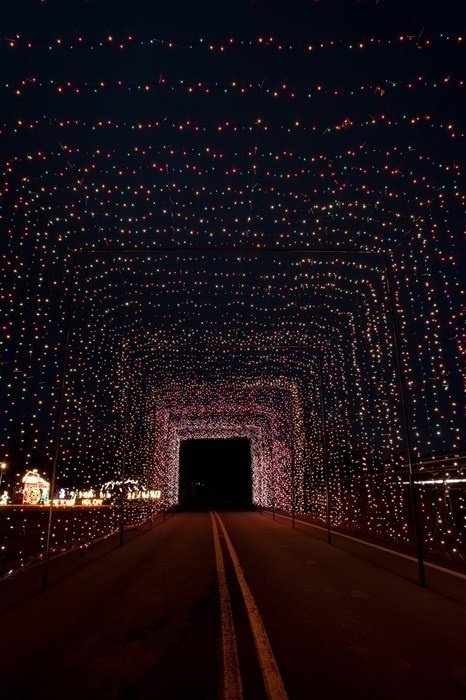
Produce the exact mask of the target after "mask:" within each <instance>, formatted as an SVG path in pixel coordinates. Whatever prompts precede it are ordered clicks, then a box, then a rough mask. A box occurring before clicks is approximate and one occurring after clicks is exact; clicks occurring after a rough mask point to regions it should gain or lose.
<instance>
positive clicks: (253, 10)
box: [0, 0, 464, 478]
mask: <svg viewBox="0 0 466 700" xmlns="http://www.w3.org/2000/svg"><path fill="white" fill-rule="evenodd" d="M461 5H462V3H459V2H457V1H455V2H442V3H432V2H418V1H416V2H411V1H409V0H400V1H399V2H391V1H389V0H387V1H383V0H381V1H375V0H372V1H370V0H367V1H360V2H358V1H350V0H348V1H338V0H328V1H327V0H325V2H324V1H323V2H317V1H316V2H312V1H309V2H293V1H291V2H290V1H287V2H261V1H258V2H252V1H249V2H248V1H238V2H236V1H235V2H219V1H218V2H213V1H211V2H202V1H201V2H192V3H191V2H173V1H171V2H158V1H157V2H148V1H141V0H133V1H132V2H122V1H121V0H111V1H109V2H105V1H99V0H95V1H93V0H88V1H81V0H73V2H63V1H62V2H52V1H50V2H32V1H30V2H25V1H23V0H16V1H15V2H3V3H1V6H0V24H1V27H2V29H1V43H0V52H1V68H0V71H1V77H0V90H1V92H2V110H1V117H0V136H1V151H0V155H1V160H2V168H3V178H2V190H1V200H0V201H1V207H2V208H1V226H2V232H3V236H2V237H3V241H4V246H2V247H4V251H5V252H4V253H3V256H4V257H3V259H4V262H5V265H4V287H3V290H4V291H3V293H2V295H3V309H4V315H3V328H4V336H5V337H4V339H3V341H2V353H3V354H2V366H1V369H2V382H4V387H5V388H4V389H3V391H2V403H3V409H2V435H3V438H2V442H3V450H4V453H5V455H6V457H7V458H8V459H9V460H10V461H11V463H12V464H14V465H15V466H17V468H18V469H22V468H24V466H31V465H38V466H40V467H41V468H43V469H45V470H50V464H51V457H52V445H53V434H54V433H53V429H54V425H55V421H56V416H57V399H58V391H59V377H60V361H61V360H60V358H61V357H62V353H63V339H64V328H65V317H66V309H67V306H66V303H67V302H66V299H67V293H68V291H69V288H70V278H71V265H72V255H73V253H72V251H73V250H76V249H81V248H84V249H87V250H89V249H98V250H99V251H101V250H103V249H118V250H124V249H125V248H126V249H128V248H135V247H136V248H151V249H152V248H169V249H180V252H179V253H178V254H174V253H164V254H162V253H158V254H157V253H155V254H154V255H152V256H150V255H146V256H142V255H141V256H139V257H138V256H134V255H129V256H126V257H125V255H122V254H118V253H109V254H105V253H92V252H91V253H86V254H84V255H81V257H80V258H79V261H78V266H77V278H76V287H75V289H74V291H75V296H74V298H73V307H74V309H73V313H72V335H71V350H70V359H69V366H68V374H67V381H68V393H67V404H66V410H65V416H64V421H63V428H64V444H63V450H64V454H65V457H66V464H67V466H66V468H64V469H65V471H66V469H68V472H67V473H68V478H71V477H70V476H69V473H70V470H71V472H73V473H74V472H75V471H76V472H77V471H79V470H80V469H81V470H82V465H83V464H92V465H94V466H92V469H93V470H94V469H96V468H97V467H95V464H96V463H98V464H99V465H101V464H102V462H105V464H106V469H107V475H108V472H109V471H110V472H111V469H112V468H113V466H112V465H114V464H115V458H114V455H115V453H116V452H118V449H119V448H118V444H117V443H118V440H119V438H120V435H121V406H122V403H121V402H122V392H121V385H122V378H121V360H122V357H123V355H124V352H123V350H122V342H123V343H124V341H127V342H128V343H130V344H132V345H131V347H132V348H136V350H130V351H128V352H130V353H133V354H136V355H137V356H138V358H139V362H140V363H143V362H146V358H147V356H148V355H147V353H146V352H145V351H144V352H143V351H142V350H140V348H142V347H143V346H144V347H145V345H147V344H148V343H149V344H150V342H154V339H155V340H156V341H157V342H158V343H159V345H158V350H157V352H156V353H154V352H152V354H151V355H150V358H151V359H150V362H149V360H147V362H146V364H145V365H144V369H143V370H141V372H140V374H139V375H138V379H137V381H136V380H135V386H134V392H133V394H132V396H131V397H130V402H131V401H132V402H133V403H132V404H131V405H132V407H133V409H134V410H133V415H136V413H137V411H138V410H139V413H138V414H137V416H138V418H137V419H136V418H135V422H136V423H137V425H135V427H134V431H135V435H134V436H133V437H134V440H135V441H136V440H137V439H138V436H139V437H140V438H141V436H144V435H145V434H146V433H145V432H144V431H147V426H146V425H145V423H144V420H145V418H144V416H147V415H149V414H148V413H146V414H145V413H144V409H143V408H137V407H136V404H137V405H138V406H139V407H140V406H141V405H142V404H141V402H140V401H139V399H138V398H137V397H138V396H140V395H141V392H142V391H143V390H144V387H146V388H147V387H148V386H152V385H151V382H152V383H155V384H157V382H159V381H162V380H163V381H166V380H167V378H168V379H170V381H179V382H184V381H203V379H205V378H206V377H216V376H220V375H231V376H235V375H239V374H240V375H242V376H248V372H249V376H256V375H261V376H263V377H268V376H271V375H273V374H275V375H276V376H278V375H279V374H282V375H283V374H286V373H287V371H289V372H290V373H292V371H293V372H294V369H293V370H292V369H291V368H294V367H295V366H296V367H298V365H299V367H300V368H302V367H305V366H310V363H311V362H312V352H313V351H315V350H316V349H317V350H319V351H324V352H325V353H326V355H325V356H326V358H327V360H326V366H325V372H326V376H327V377H329V380H328V384H329V387H330V388H329V391H328V396H327V398H328V402H329V416H330V418H331V419H334V420H333V424H336V423H335V421H336V420H337V418H336V416H337V414H338V410H339V408H338V407H341V406H343V405H344V406H350V408H349V409H348V414H347V416H346V418H345V419H344V420H345V421H346V423H345V425H346V427H344V426H343V427H342V426H340V427H338V430H337V429H335V435H334V438H333V440H334V444H335V446H338V445H339V444H341V437H339V435H341V434H342V431H343V430H346V431H347V433H348V435H350V436H351V435H352V436H353V438H354V439H353V438H351V437H349V438H348V440H349V442H348V445H347V449H348V450H349V449H352V450H353V451H354V449H360V447H359V448H358V447H357V445H355V444H353V445H352V446H351V445H350V443H351V441H352V442H353V443H357V442H358V440H359V439H361V440H363V439H364V440H366V441H367V444H368V445H369V446H371V445H372V447H371V449H372V450H373V452H374V453H375V452H376V451H377V450H378V451H379V453H381V454H382V453H383V459H385V460H387V459H392V458H395V457H394V456H395V455H397V454H399V453H400V451H402V446H401V437H400V435H401V428H400V418H399V408H393V406H394V404H395V403H396V402H397V401H398V399H396V398H394V397H396V396H397V388H396V377H395V374H396V370H395V368H394V364H393V363H394V360H393V353H392V352H391V351H390V353H388V354H387V357H386V358H385V360H383V361H380V368H379V369H378V370H377V372H378V373H377V372H376V371H375V370H374V371H373V370H372V369H371V368H372V364H371V363H373V358H374V357H375V355H377V353H379V352H382V351H384V350H380V347H382V349H383V347H384V345H385V346H386V347H388V346H390V344H391V342H392V341H391V340H390V330H389V322H388V320H387V319H388V317H387V299H386V290H385V287H384V283H382V282H381V275H383V266H382V264H381V261H380V258H378V257H377V255H375V257H369V258H367V257H366V258H363V259H362V258H361V257H358V256H357V255H355V256H354V257H352V258H348V257H345V256H343V255H340V256H339V255H338V250H339V249H342V248H345V249H352V250H355V249H357V250H364V251H384V252H386V253H389V254H390V260H391V266H392V274H393V282H394V287H395V296H396V304H397V323H398V327H399V332H400V333H401V340H402V353H403V362H404V365H405V374H406V376H405V385H406V389H407V391H408V410H409V417H410V430H411V437H412V440H413V449H414V453H415V456H416V457H417V458H420V457H422V456H426V455H430V454H433V453H442V452H443V453H450V452H452V453H457V452H459V451H461V450H464V438H463V437H462V436H463V435H464V415H463V410H462V401H463V396H462V387H461V384H462V382H461V377H462V364H461V357H462V354H461V353H462V346H461V337H462V326H461V305H460V301H461V291H462V290H461V288H462V286H463V284H462V273H461V267H460V261H461V252H462V246H463V245H464V244H463V229H464V179H463V175H462V171H461V167H462V159H463V154H464V121H463V114H464V81H463V77H464V73H463V70H464V62H463V63H462V59H463V57H464V41H463V38H462V37H461V33H460V27H461V26H462V22H461V11H462V8H461ZM186 248H197V249H202V250H203V251H204V250H205V249H209V248H210V249H213V248H215V249H217V250H218V249H232V248H233V249H237V250H238V252H239V257H237V258H235V257H232V256H231V255H230V254H227V255H223V256H222V255H221V254H220V253H216V254H215V255H213V254H209V253H208V252H206V253H202V254H201V253H199V254H195V255H192V254H191V255H190V254H189V253H187V252H186V250H185V249H186ZM261 248H262V249H265V248H273V249H282V248H291V249H299V248H306V249H312V250H314V249H319V250H320V249H325V250H328V251H335V256H334V257H332V256H328V257H325V256H324V257H321V258H319V259H315V258H313V259H312V262H309V259H308V263H304V262H303V261H302V260H300V259H298V258H297V257H296V256H295V257H294V258H293V256H291V258H286V260H285V258H279V256H278V257H277V255H275V256H274V255H273V254H272V255H270V254H269V256H268V257H267V256H266V255H263V256H260V255H259V256H257V255H254V254H253V253H252V252H251V251H255V250H259V249H261ZM311 257H312V256H311ZM290 260H291V262H290ZM308 264H309V269H306V266H307V265H308ZM360 264H361V265H362V267H358V265H360ZM371 299H372V300H371ZM374 299H375V301H374ZM371 304H372V306H371ZM368 309H372V311H371V312H370V313H371V314H373V327H371V329H369V330H367V332H366V330H364V334H365V335H364V339H361V338H362V336H361V338H360V337H359V335H358V333H359V332H361V333H363V330H362V329H365V325H364V324H365V323H366V319H367V318H368V313H369V312H368ZM351 315H352V316H351ZM350 316H351V319H352V320H351V323H350V321H349V320H348V319H349V317H350ZM351 324H353V325H351ZM334 334H335V338H337V339H336V340H332V338H333V337H334ZM356 336H357V337H356ZM375 338H377V342H376V340H375ZM382 338H384V339H385V340H381V339H382ZM235 343H243V344H244V343H252V345H254V347H255V349H254V350H251V351H250V352H249V351H248V352H249V354H248V355H247V356H246V355H244V354H243V355H241V353H240V351H239V350H238V351H237V353H236V354H235V352H236V351H235V350H234V348H235ZM325 343H327V345H328V347H327V345H326V344H325ZM216 344H217V345H216ZM291 345H295V346H301V347H302V350H301V351H299V353H300V356H299V358H297V357H294V355H293V353H294V352H295V351H294V350H289V352H288V354H286V353H285V354H284V353H283V350H280V349H278V350H277V349H275V350H274V348H277V347H282V346H291ZM162 346H163V348H165V349H161V347H162ZM149 347H150V345H149ZM219 347H220V349H219ZM376 347H377V348H379V349H378V350H374V348H376ZM174 348H175V350H174ZM232 348H233V350H232ZM257 348H259V349H260V350H261V352H262V353H263V356H261V357H258V355H257V352H258V350H257ZM267 348H268V350H267V352H266V349H267ZM329 348H330V349H329ZM352 348H353V349H354V352H352ZM138 349H139V350H138ZM387 352H388V351H387ZM122 353H123V354H122ZM251 353H252V354H251ZM254 353H256V354H254ZM264 353H265V355H264ZM332 353H333V354H332ZM374 353H375V354H374ZM377 357H379V356H378V355H377ZM251 358H253V359H251ZM377 361H379V359H378V360H377ZM356 365H357V366H358V372H359V374H358V373H357V372H356V371H355V370H354V367H355V366H356ZM351 367H353V369H351ZM119 368H120V369H119ZM287 368H289V370H287ZM296 371H297V372H298V370H296ZM299 371H300V372H301V369H299ZM333 371H335V372H340V371H341V373H342V374H345V373H346V374H345V376H346V377H347V378H348V385H347V386H346V385H344V384H343V383H342V381H341V380H340V379H338V377H337V375H335V377H334V380H332V379H330V377H331V375H332V372H333ZM338 376H340V375H338ZM365 377H367V378H370V379H371V381H372V380H373V382H374V384H373V385H371V386H363V384H364V378H365ZM303 381H304V382H305V381H308V380H303ZM353 381H354V382H359V384H357V385H356V388H355V387H353V386H352V382H353ZM136 384H137V387H136ZM141 387H142V388H141ZM380 387H382V388H380ZM154 391H155V389H154ZM138 392H139V393H138ZM345 392H346V393H345ZM355 394H357V396H358V397H360V398H358V401H360V402H361V406H362V408H361V406H359V404H357V401H356V400H355V399H354V395H355ZM138 401H139V403H138ZM312 401H313V402H314V403H315V401H316V399H315V395H314V398H313V399H312ZM356 404H357V405H356ZM375 404H376V409H374V408H373V406H374V405H375ZM371 406H372V408H371ZM387 406H388V408H386V407H387ZM390 406H392V407H390ZM309 410H311V409H309ZM312 410H314V409H312ZM363 412H364V417H363V418H361V420H360V425H359V423H358V420H359V419H358V416H362V415H363ZM382 415H384V416H385V417H386V419H387V422H388V423H389V424H390V426H391V427H389V428H387V427H386V426H385V424H384V423H383V421H382V418H381V416H382ZM338 420H339V419H338ZM342 420H343V419H342ZM137 421H139V422H137ZM343 422H344V421H343ZM342 425H343V424H342ZM361 426H362V427H361ZM339 431H340V432H339ZM361 436H362V437H361ZM364 436H366V437H364ZM367 436H372V437H367ZM384 436H385V437H384ZM387 436H389V437H387ZM330 437H331V436H330ZM141 439H143V438H141ZM331 439H332V438H331ZM392 440H393V442H391V441H392ZM371 441H372V442H371ZM345 444H346V443H345ZM147 449H148V450H149V449H152V448H151V447H148V448H147ZM335 449H336V448H335ZM345 449H346V447H345ZM368 449H369V448H368ZM110 454H111V456H109V455H110ZM387 455H388V456H387ZM342 459H343V457H342ZM86 460H87V461H86ZM70 465H71V466H70ZM86 468H87V467H86ZM89 469H91V467H89ZM98 469H100V466H99V467H98ZM92 473H94V472H92Z"/></svg>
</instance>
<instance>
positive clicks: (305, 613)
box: [0, 511, 466, 700]
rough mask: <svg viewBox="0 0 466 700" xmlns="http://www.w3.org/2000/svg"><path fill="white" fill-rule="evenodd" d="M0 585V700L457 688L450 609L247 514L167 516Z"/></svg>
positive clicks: (464, 656) (426, 692) (341, 694)
mask: <svg viewBox="0 0 466 700" xmlns="http://www.w3.org/2000/svg"><path fill="white" fill-rule="evenodd" d="M39 580H40V573H39V571H37V570H36V571H31V572H29V573H25V574H21V575H20V576H18V577H16V578H15V579H12V580H11V581H7V582H5V583H3V584H2V586H1V588H0V649H1V657H0V697H3V698H17V697H20V696H24V697H25V696H26V694H34V697H36V698H41V697H44V698H45V697H47V698H49V699H50V698H63V697H67V698H82V697H86V698H104V699H106V698H111V699H113V698H115V699H120V698H121V699H123V698H128V699H130V698H131V699H132V698H163V699H165V698H167V699H168V698H170V699H176V700H182V699H184V698H186V699H193V700H196V699H198V698H199V699H201V698H204V699H208V698H212V699H217V698H222V697H227V698H229V699H230V698H231V699H233V698H241V697H243V698H251V699H252V698H253V699H254V700H256V699H257V700H260V699H261V698H266V697H272V698H274V699H276V700H280V699H281V698H286V697H288V698H290V700H293V699H297V700H298V699H301V698H303V699H304V698H305V699H306V700H308V699H309V698H342V699H343V698H345V699H351V698H371V699H378V698H381V699H382V698H384V699H385V698H387V699H388V698H413V697H419V698H423V699H426V700H428V699H430V698H432V699H434V698H435V699H436V700H437V699H438V698H439V697H445V698H449V699H454V698H464V697H465V696H466V641H465V640H466V608H465V606H464V605H463V604H462V603H461V602H459V601H455V600H453V599H449V598H448V597H446V596H441V595H439V594H438V593H435V592H433V591H431V590H425V589H421V588H420V587H419V586H417V585H416V583H415V582H413V581H412V580H409V579H408V578H406V577H403V576H401V575H399V574H395V573H391V572H390V571H388V570H387V569H384V568H382V567H380V566H376V565H374V564H372V563H370V562H369V561H367V560H365V559H363V558H362V557H360V556H356V555H355V554H354V553H352V552H348V551H344V550H343V549H342V548H339V547H331V546H328V545H327V544H325V543H324V542H322V541H320V540H319V539H317V538H316V537H313V536H312V535H310V534H309V533H307V532H302V531H299V530H293V529H291V528H290V527H285V526H284V525H282V524H280V523H277V522H274V521H272V520H271V519H270V518H265V517H261V516H260V515H259V514H257V513H251V512H221V513H219V514H218V515H213V513H210V512H208V511H206V512H192V513H179V514H176V515H175V516H174V517H173V518H171V519H169V520H167V521H166V522H164V523H161V524H159V525H157V526H156V527H154V528H153V529H152V530H151V531H148V532H144V533H142V534H139V535H138V536H136V537H133V538H132V539H130V540H129V541H128V542H127V543H126V544H125V546H124V547H121V548H120V547H117V546H116V545H115V544H112V543H111V542H109V543H107V544H105V545H101V546H100V548H96V549H95V551H94V552H92V553H89V554H86V556H85V557H84V559H79V558H78V556H77V555H73V557H63V558H62V559H60V560H58V561H57V562H52V566H51V569H50V584H49V587H48V589H47V590H46V591H44V592H40V593H37V592H36V591H37V585H38V582H39Z"/></svg>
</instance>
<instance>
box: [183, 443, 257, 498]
mask: <svg viewBox="0 0 466 700" xmlns="http://www.w3.org/2000/svg"><path fill="white" fill-rule="evenodd" d="M179 503H180V507H182V508H209V507H215V508H234V509H238V508H239V509H244V508H251V506H252V472H251V444H250V441H249V440H248V439H247V438H226V439H225V438H215V439H212V438H210V439H202V440H201V439H192V440H182V441H181V442H180V482H179Z"/></svg>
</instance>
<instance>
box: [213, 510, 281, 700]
mask: <svg viewBox="0 0 466 700" xmlns="http://www.w3.org/2000/svg"><path fill="white" fill-rule="evenodd" d="M210 517H211V520H212V531H213V537H214V547H215V559H216V563H217V576H218V585H219V593H220V613H221V620H222V641H223V665H224V693H225V700H241V699H242V697H243V690H242V684H241V674H240V669H239V662H238V651H237V648H236V635H235V629H234V623H233V614H232V611H231V603H230V595H229V592H228V587H227V582H226V576H225V566H224V562H223V555H222V549H221V546H220V537H219V530H218V527H219V526H220V529H221V531H222V534H223V537H224V539H225V544H226V546H227V549H228V552H229V554H230V558H231V561H232V563H233V567H234V570H235V574H236V578H237V579H238V584H239V587H240V589H241V593H242V595H243V599H244V604H245V606H246V612H247V615H248V619H249V624H250V626H251V631H252V636H253V639H254V644H255V646H256V651H257V656H258V659H259V665H260V668H261V672H262V678H263V680H264V686H265V691H266V693H267V697H268V698H270V700H287V698H288V696H287V694H286V690H285V686H284V685H283V680H282V677H281V675H280V671H279V670H278V666H277V662H276V660H275V657H274V655H273V651H272V647H271V646H270V642H269V638H268V636H267V632H266V631H265V627H264V623H263V622H262V618H261V616H260V613H259V610H258V609H257V605H256V602H255V600H254V597H253V595H252V593H251V589H250V588H249V586H248V584H247V582H246V579H245V576H244V573H243V570H242V568H241V565H240V563H239V560H238V556H237V554H236V552H235V549H234V547H233V545H232V543H231V540H230V538H229V536H228V533H227V531H226V529H225V526H224V524H223V522H222V520H221V519H220V516H219V515H218V513H216V512H215V511H210Z"/></svg>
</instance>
